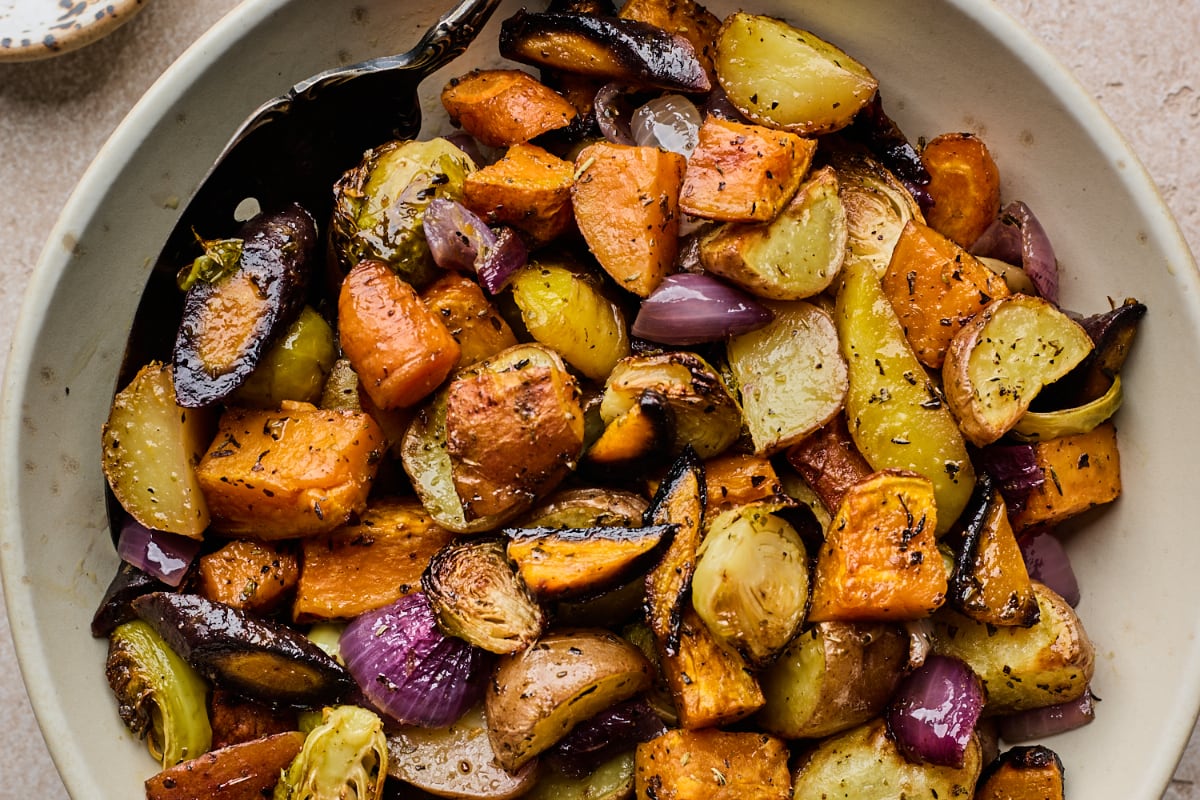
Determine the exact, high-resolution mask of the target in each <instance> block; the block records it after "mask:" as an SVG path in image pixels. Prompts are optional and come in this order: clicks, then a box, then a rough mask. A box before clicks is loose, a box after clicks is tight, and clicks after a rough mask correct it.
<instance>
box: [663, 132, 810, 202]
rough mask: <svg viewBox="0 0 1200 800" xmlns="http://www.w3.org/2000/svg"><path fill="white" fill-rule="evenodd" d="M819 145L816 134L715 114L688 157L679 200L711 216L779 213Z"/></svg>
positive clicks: (797, 186)
mask: <svg viewBox="0 0 1200 800" xmlns="http://www.w3.org/2000/svg"><path fill="white" fill-rule="evenodd" d="M816 149H817V143H816V140H814V139H805V138H802V137H800V136H797V135H796V134H794V133H787V132H785V131H775V130H771V129H770V128H764V127H762V126H761V125H746V124H743V123H741V122H733V121H732V120H727V119H721V118H720V117H716V116H709V117H708V118H707V119H706V120H705V121H704V124H703V125H701V126H700V133H699V141H698V143H697V145H696V149H695V150H694V151H693V152H692V156H691V158H689V159H688V162H687V173H686V174H685V175H684V179H683V188H682V189H681V190H680V194H679V206H680V208H682V209H683V210H684V211H686V212H687V213H689V214H691V215H693V216H696V217H704V218H706V219H716V220H724V221H735V222H763V221H766V220H771V219H774V218H775V215H776V214H778V213H779V211H780V209H782V208H783V207H784V206H785V205H787V202H788V201H789V200H791V199H792V195H794V194H795V193H796V190H797V189H799V188H800V182H801V181H803V180H804V176H805V175H806V174H807V173H808V168H809V165H811V164H812V158H813V153H814V152H816Z"/></svg>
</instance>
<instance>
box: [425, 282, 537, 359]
mask: <svg viewBox="0 0 1200 800" xmlns="http://www.w3.org/2000/svg"><path fill="white" fill-rule="evenodd" d="M421 301H422V302H424V303H425V305H426V306H428V307H429V310H430V311H432V312H433V313H434V316H436V317H437V318H438V319H440V320H441V321H442V324H443V325H445V326H446V329H447V330H448V331H450V335H451V336H453V337H454V341H456V342H458V347H459V354H458V363H457V364H456V365H455V369H461V368H463V367H469V366H471V365H472V364H475V363H478V362H480V361H482V360H483V359H485V358H491V357H492V356H494V355H496V354H497V353H499V352H500V351H501V350H505V349H507V348H509V347H512V346H513V345H515V344H516V343H517V337H516V336H514V335H513V331H512V328H511V327H510V326H509V324H508V322H507V321H505V319H504V317H503V316H501V315H500V312H499V311H497V310H496V308H495V306H493V305H492V303H491V302H490V301H489V300H488V299H487V297H485V296H484V294H483V289H481V288H480V286H479V284H478V283H476V282H475V281H473V280H471V279H470V278H468V277H466V276H465V275H458V274H455V273H448V274H446V275H443V276H442V277H441V278H438V279H437V280H436V281H434V282H433V283H432V284H430V285H429V286H428V287H426V289H425V291H423V292H421Z"/></svg>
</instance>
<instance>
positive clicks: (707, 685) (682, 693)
mask: <svg viewBox="0 0 1200 800" xmlns="http://www.w3.org/2000/svg"><path fill="white" fill-rule="evenodd" d="M658 656H659V664H660V666H661V667H662V671H663V675H664V676H665V677H666V679H667V685H668V686H669V687H670V688H671V695H672V697H674V699H675V708H676V709H677V710H678V712H679V725H680V727H682V728H687V729H689V730H694V729H698V728H708V727H714V726H719V725H725V724H728V723H730V722H736V721H737V720H739V719H743V718H744V717H748V716H750V715H751V714H753V713H754V712H755V711H757V710H758V709H760V708H762V707H763V704H764V703H765V702H766V699H765V698H764V697H763V693H762V689H761V688H759V685H758V680H757V679H756V678H755V677H754V673H752V672H751V671H750V667H749V665H748V664H747V663H746V660H745V659H744V658H742V656H741V655H740V654H739V653H738V652H737V651H736V650H733V649H732V648H729V647H726V646H724V645H723V644H721V643H720V642H718V641H717V640H716V638H714V637H713V635H712V633H711V632H710V631H709V630H708V627H707V626H705V624H704V621H703V620H701V619H700V615H699V614H697V613H696V611H695V610H694V609H693V608H692V607H691V604H690V603H689V604H688V605H687V606H686V607H685V608H684V610H683V613H682V615H681V619H680V631H679V646H678V648H677V652H676V653H675V654H674V655H672V654H671V653H668V652H666V650H665V648H663V647H662V645H661V644H660V645H659V652H658Z"/></svg>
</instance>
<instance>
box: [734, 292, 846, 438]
mask: <svg viewBox="0 0 1200 800" xmlns="http://www.w3.org/2000/svg"><path fill="white" fill-rule="evenodd" d="M769 308H770V309H771V310H772V311H773V312H774V314H775V318H774V319H773V320H771V321H770V322H769V323H767V324H766V326H764V327H762V328H759V329H758V330H756V331H751V332H749V333H743V334H740V335H738V336H734V337H731V338H730V339H729V342H728V343H727V345H726V353H727V355H728V358H729V369H730V371H731V372H732V373H733V379H734V384H735V385H736V386H737V390H738V394H739V396H740V397H741V401H742V415H743V419H744V422H745V425H746V428H747V429H748V430H749V432H750V440H751V442H753V444H754V452H755V453H757V454H759V455H772V454H774V453H776V452H778V451H780V450H782V449H784V448H786V447H789V446H791V445H793V444H796V443H798V442H800V441H801V440H803V439H804V438H805V437H807V436H809V435H810V434H812V433H813V432H814V431H816V430H817V429H818V428H820V427H822V426H823V425H825V424H826V423H828V422H829V421H830V420H831V419H833V417H834V416H836V415H837V414H839V413H840V412H841V410H842V407H843V405H844V404H845V401H846V393H847V392H848V391H849V389H850V381H849V377H848V373H847V368H846V360H845V358H843V357H842V353H841V350H840V346H839V342H838V334H837V329H836V328H835V327H834V323H833V320H832V319H831V318H830V316H829V314H828V313H826V312H825V311H824V310H822V309H821V308H819V307H817V306H815V305H812V304H811V303H808V302H806V301H803V300H796V301H792V302H790V303H772V304H770V306H769Z"/></svg>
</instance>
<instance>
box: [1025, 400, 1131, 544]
mask: <svg viewBox="0 0 1200 800" xmlns="http://www.w3.org/2000/svg"><path fill="white" fill-rule="evenodd" d="M1034 453H1035V457H1036V459H1037V465H1038V466H1039V467H1041V469H1042V472H1043V473H1044V474H1045V476H1046V481H1045V483H1043V484H1042V486H1041V487H1040V488H1038V489H1034V490H1033V491H1032V492H1030V494H1029V498H1028V499H1027V500H1026V501H1025V507H1024V508H1022V509H1021V510H1020V511H1019V512H1018V513H1016V514H1014V515H1013V519H1012V525H1013V529H1014V530H1016V531H1018V532H1020V531H1022V530H1024V529H1026V528H1028V527H1030V526H1031V525H1037V524H1039V523H1045V524H1050V525H1053V524H1057V523H1059V522H1062V521H1063V520H1065V519H1070V518H1071V517H1073V516H1075V515H1077V514H1082V513H1083V512H1084V511H1087V510H1088V509H1089V508H1092V507H1093V506H1098V505H1102V504H1104V503H1111V502H1112V501H1113V500H1116V499H1117V497H1118V496H1119V495H1120V494H1121V456H1120V453H1119V452H1118V450H1117V430H1116V428H1115V427H1113V424H1112V423H1111V422H1106V423H1104V424H1103V425H1098V426H1096V427H1095V428H1093V429H1092V430H1090V431H1088V432H1087V433H1080V434H1076V435H1073V436H1063V437H1060V438H1058V439H1048V440H1046V441H1042V442H1038V443H1037V444H1036V445H1034Z"/></svg>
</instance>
